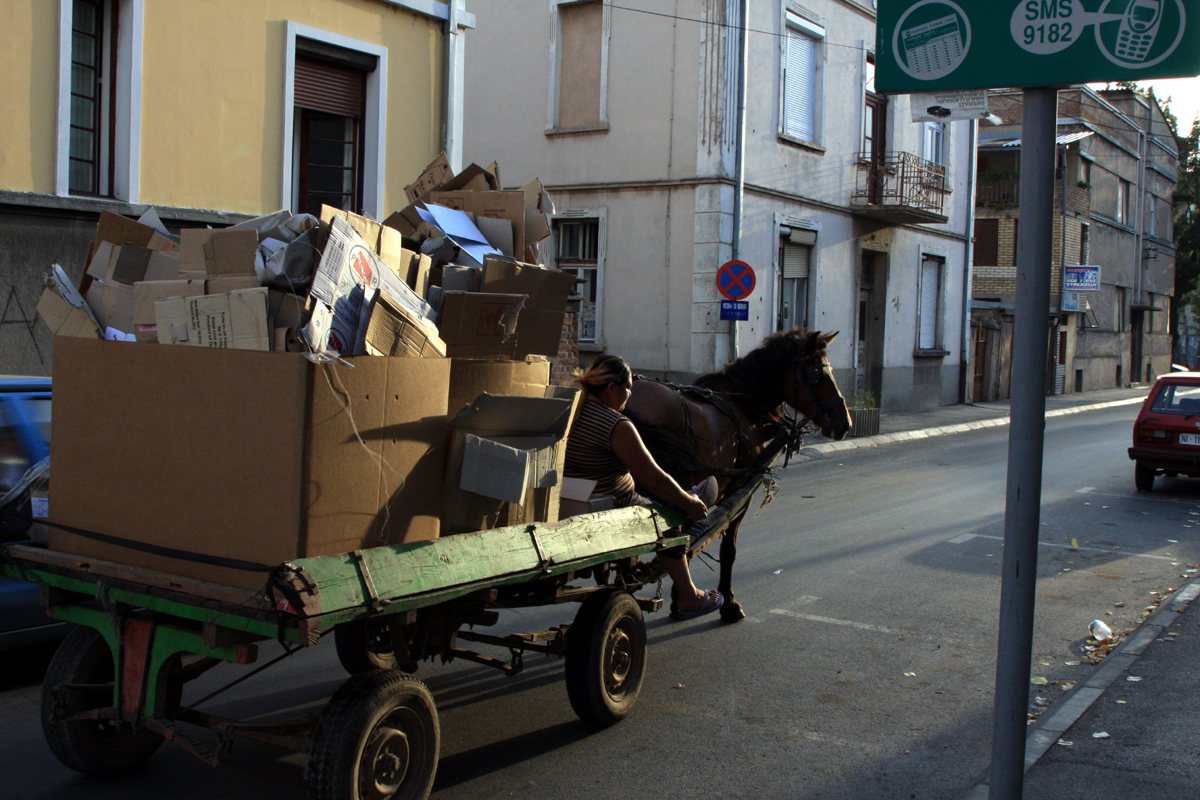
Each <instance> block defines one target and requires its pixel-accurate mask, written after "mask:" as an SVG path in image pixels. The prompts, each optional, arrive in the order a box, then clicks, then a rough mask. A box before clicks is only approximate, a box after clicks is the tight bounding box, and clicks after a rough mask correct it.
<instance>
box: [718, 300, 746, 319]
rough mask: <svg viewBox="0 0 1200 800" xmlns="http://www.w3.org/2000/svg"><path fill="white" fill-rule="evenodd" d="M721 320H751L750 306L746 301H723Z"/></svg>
mask: <svg viewBox="0 0 1200 800" xmlns="http://www.w3.org/2000/svg"><path fill="white" fill-rule="evenodd" d="M721 319H732V320H741V321H743V322H745V321H747V320H749V319H750V304H749V303H747V302H746V301H745V300H722V301H721Z"/></svg>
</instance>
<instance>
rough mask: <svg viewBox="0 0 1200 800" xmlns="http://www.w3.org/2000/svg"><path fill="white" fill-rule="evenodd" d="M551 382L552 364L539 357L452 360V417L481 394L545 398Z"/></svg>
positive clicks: (449, 404)
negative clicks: (520, 359)
mask: <svg viewBox="0 0 1200 800" xmlns="http://www.w3.org/2000/svg"><path fill="white" fill-rule="evenodd" d="M549 383H550V362H549V361H547V360H546V359H544V358H540V357H538V356H531V357H530V358H529V359H527V360H525V361H493V360H487V359H475V358H452V359H451V360H450V401H449V403H448V404H447V406H446V408H447V410H448V411H449V413H450V414H451V415H454V414H457V413H458V412H459V411H460V410H461V409H462V407H463V406H465V405H466V404H467V403H470V402H471V401H472V400H474V399H475V398H476V397H479V395H481V394H484V393H485V392H486V393H487V394H508V395H517V396H519V397H544V396H545V393H546V387H547V386H548V385H549Z"/></svg>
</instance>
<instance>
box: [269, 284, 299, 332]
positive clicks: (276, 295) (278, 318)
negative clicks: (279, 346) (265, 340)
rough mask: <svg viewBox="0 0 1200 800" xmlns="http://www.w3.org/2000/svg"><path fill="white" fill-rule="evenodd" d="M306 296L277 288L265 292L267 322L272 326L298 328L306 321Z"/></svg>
mask: <svg viewBox="0 0 1200 800" xmlns="http://www.w3.org/2000/svg"><path fill="white" fill-rule="evenodd" d="M307 303H308V300H307V299H306V298H303V297H300V296H299V295H294V294H289V293H287V292H284V291H281V290H279V289H270V290H268V292H267V323H268V324H269V325H270V326H271V327H272V328H300V327H303V326H304V325H305V323H307V322H308V319H307V314H306V312H305V307H306V305H307Z"/></svg>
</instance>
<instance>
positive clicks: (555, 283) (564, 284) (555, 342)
mask: <svg viewBox="0 0 1200 800" xmlns="http://www.w3.org/2000/svg"><path fill="white" fill-rule="evenodd" d="M480 288H481V291H484V292H493V293H500V294H525V295H529V299H528V300H526V301H525V306H524V307H523V308H522V309H521V316H520V317H519V318H518V319H517V329H516V330H517V354H516V357H517V358H525V356H527V355H529V354H530V353H536V354H538V355H543V356H557V355H558V347H559V344H560V342H561V341H562V330H563V322H564V320H565V319H566V315H567V296H568V295H569V294H570V293H571V292H572V291H573V290H574V288H575V276H574V275H571V274H570V273H566V272H560V271H559V270H556V269H547V268H546V267H538V266H534V265H532V264H522V263H519V262H516V261H504V260H502V259H498V258H488V259H485V260H484V263H483V285H482V286H481V287H480Z"/></svg>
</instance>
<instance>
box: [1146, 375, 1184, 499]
mask: <svg viewBox="0 0 1200 800" xmlns="http://www.w3.org/2000/svg"><path fill="white" fill-rule="evenodd" d="M1129 457H1130V458H1132V459H1133V461H1134V464H1135V465H1136V466H1135V467H1134V472H1133V477H1134V483H1135V484H1136V485H1137V488H1138V490H1139V491H1142V492H1148V491H1150V490H1151V489H1153V488H1154V479H1155V478H1156V477H1157V476H1158V475H1160V474H1161V475H1166V476H1168V477H1171V478H1173V477H1175V476H1176V475H1189V476H1193V477H1195V476H1200V372H1171V373H1168V374H1166V375H1163V376H1162V377H1161V378H1159V379H1158V382H1157V383H1155V384H1154V388H1153V389H1152V390H1150V394H1149V395H1148V396H1147V397H1146V402H1144V403H1143V404H1142V410H1141V413H1139V414H1138V418H1137V422H1135V423H1133V447H1131V448H1129Z"/></svg>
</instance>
